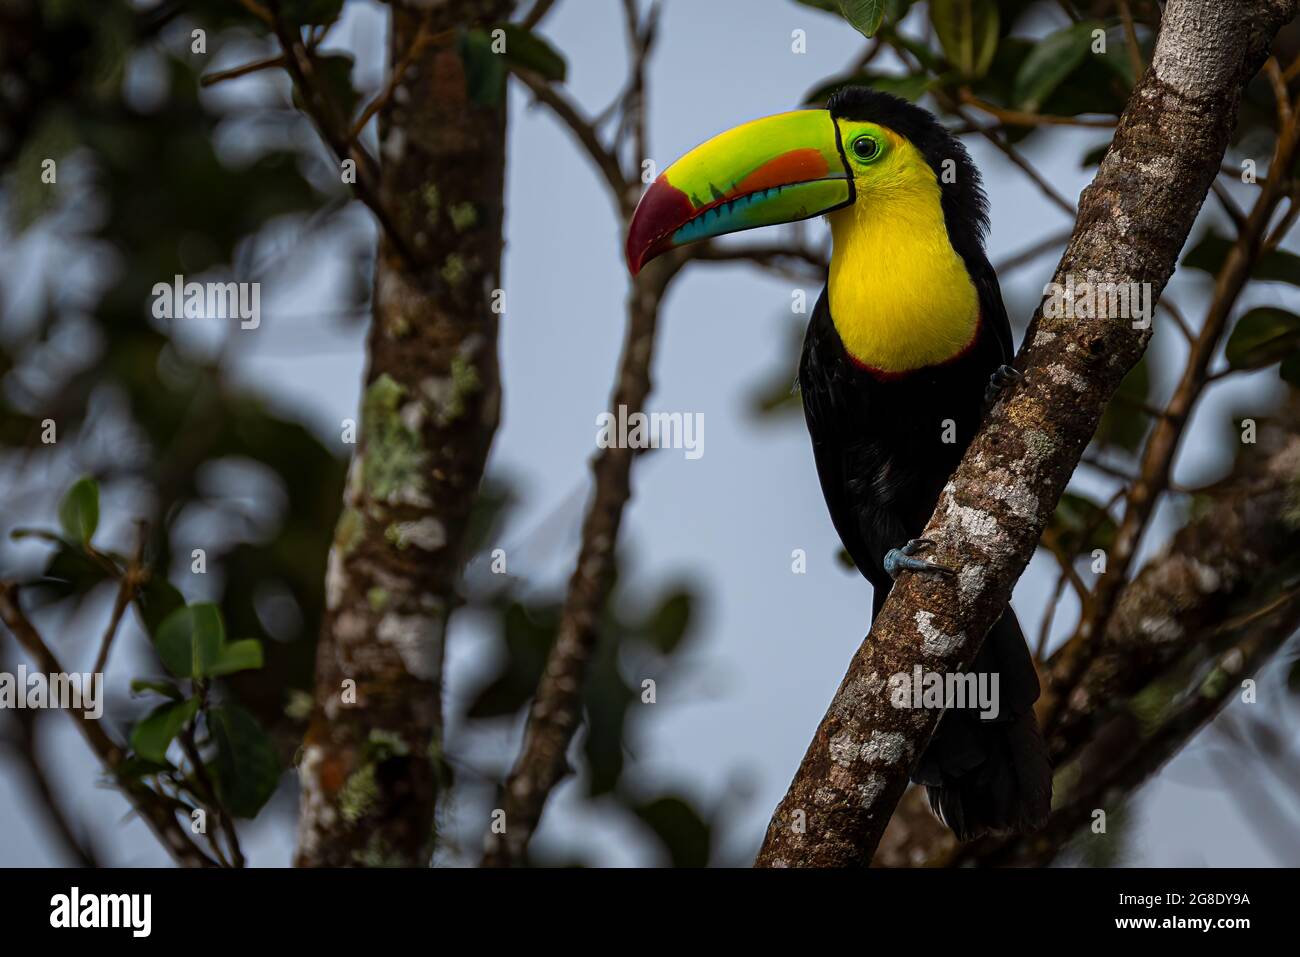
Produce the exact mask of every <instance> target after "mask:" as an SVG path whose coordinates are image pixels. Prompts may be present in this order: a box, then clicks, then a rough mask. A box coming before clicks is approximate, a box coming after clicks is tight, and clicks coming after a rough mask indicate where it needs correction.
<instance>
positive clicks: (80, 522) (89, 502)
mask: <svg viewBox="0 0 1300 957" xmlns="http://www.w3.org/2000/svg"><path fill="white" fill-rule="evenodd" d="M59 524H60V525H62V526H63V534H64V535H66V536H67V539H68V541H70V542H72V543H73V544H74V545H85V544H88V543H89V542H90V540H91V538H93V537H94V534H95V529H96V528H97V527H98V526H99V485H98V484H97V483H96V482H95V480H94V479H93V478H90V477H86V478H83V479H79V480H77V481H76V482H75V483H74V484H73V486H72V488H70V489H68V492H67V494H66V495H64V496H63V501H62V502H60V503H59Z"/></svg>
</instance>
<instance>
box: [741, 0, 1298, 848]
mask: <svg viewBox="0 0 1300 957" xmlns="http://www.w3.org/2000/svg"><path fill="white" fill-rule="evenodd" d="M1296 6H1297V5H1296V2H1295V0H1255V2H1243V3H1239V4H1232V5H1224V4H1220V3H1218V2H1217V0H1170V3H1169V4H1168V6H1167V7H1166V9H1165V15H1164V19H1163V22H1162V24H1161V29H1160V35H1159V38H1158V41H1157V46H1156V53H1155V58H1154V60H1153V63H1152V66H1151V68H1150V69H1149V70H1148V71H1147V73H1146V74H1145V75H1144V76H1143V78H1142V79H1141V81H1140V82H1139V83H1138V85H1137V87H1136V88H1135V89H1134V92H1133V95H1132V98H1131V99H1130V101H1129V104H1128V106H1127V108H1126V109H1125V111H1124V114H1123V116H1122V117H1121V118H1120V122H1119V125H1118V127H1117V128H1116V131H1115V138H1114V141H1113V142H1112V144H1111V148H1110V149H1109V150H1108V151H1107V153H1106V156H1105V157H1104V158H1103V159H1102V162H1101V166H1100V168H1099V169H1098V172H1097V176H1096V178H1095V179H1094V181H1093V183H1092V184H1091V185H1090V186H1089V187H1088V189H1087V190H1085V192H1084V194H1083V196H1082V199H1081V205H1080V211H1079V216H1078V219H1077V221H1076V224H1075V230H1074V235H1073V237H1072V239H1071V241H1070V244H1069V246H1068V247H1067V249H1066V252H1065V256H1064V258H1063V259H1062V261H1061V263H1060V265H1059V266H1058V269H1057V272H1056V276H1055V281H1056V282H1057V283H1058V284H1060V286H1061V287H1062V288H1064V287H1065V285H1066V278H1067V276H1079V277H1086V278H1087V279H1089V280H1096V281H1108V282H1116V283H1130V282H1134V283H1149V284H1150V285H1151V288H1152V293H1153V296H1152V298H1153V299H1156V298H1158V296H1159V293H1160V291H1162V290H1163V288H1164V285H1165V283H1166V282H1167V281H1168V278H1169V276H1170V275H1171V273H1172V272H1173V270H1174V267H1175V264H1176V259H1177V256H1178V253H1179V251H1180V250H1181V249H1182V246H1183V244H1184V242H1185V241H1186V238H1187V234H1188V232H1189V231H1190V229H1191V226H1192V223H1193V221H1194V220H1195V218H1196V214H1197V212H1198V211H1199V209H1200V206H1201V204H1202V202H1203V200H1204V198H1205V195H1206V193H1207V192H1208V190H1209V187H1210V183H1211V182H1212V181H1213V179H1214V177H1215V175H1217V173H1218V170H1219V166H1220V163H1221V162H1222V158H1223V154H1224V150H1225V148H1226V146H1227V143H1228V138H1229V135H1230V133H1231V130H1232V128H1233V125H1234V123H1235V120H1236V115H1237V107H1238V104H1239V102H1240V98H1241V91H1242V87H1243V86H1244V84H1245V83H1246V81H1247V80H1248V79H1249V78H1250V77H1251V76H1253V75H1254V73H1255V72H1256V70H1258V68H1259V65H1260V64H1261V63H1262V62H1263V59H1264V57H1265V55H1266V53H1267V49H1268V46H1269V43H1270V42H1271V40H1272V37H1273V35H1274V33H1275V32H1276V31H1277V29H1278V28H1279V27H1280V26H1281V24H1282V23H1284V22H1286V21H1287V20H1289V19H1291V17H1293V16H1294V15H1295V13H1296ZM1150 335H1151V330H1150V329H1149V328H1147V329H1135V328H1133V325H1132V323H1131V321H1129V320H1128V319H1119V318H1110V319H1095V320H1090V321H1086V322H1080V321H1078V320H1076V319H1072V318H1066V317H1063V316H1057V317H1052V316H1047V315H1044V314H1043V312H1042V309H1041V307H1040V310H1039V312H1038V313H1037V314H1036V315H1035V317H1034V320H1033V321H1032V323H1031V324H1030V330H1029V333H1028V335H1027V344H1026V346H1025V347H1024V348H1023V349H1022V350H1021V353H1020V355H1019V357H1018V359H1017V365H1018V367H1019V368H1020V369H1021V371H1022V372H1024V373H1025V378H1024V381H1023V382H1022V383H1021V384H1020V385H1018V386H1017V387H1016V388H1015V391H1014V392H1013V393H1012V394H1011V395H1010V396H1009V398H1007V399H1004V400H1003V401H1002V402H1001V403H999V404H998V406H996V407H995V408H994V410H993V412H992V413H991V415H990V416H989V418H988V419H987V420H986V422H985V424H984V427H983V428H982V429H981V431H980V433H979V435H977V436H976V438H975V440H974V442H973V443H972V444H971V446H970V448H969V449H968V450H967V452H966V455H965V457H964V458H963V460H962V463H961V465H960V466H959V467H958V469H957V472H956V473H955V474H954V475H953V477H952V479H951V480H950V481H949V483H948V485H947V486H946V487H945V488H944V490H943V493H942V495H941V497H940V501H939V505H938V508H937V509H936V511H935V514H934V516H933V517H932V518H931V520H930V523H929V525H928V526H927V527H926V530H925V532H924V537H926V538H928V539H930V540H932V541H934V542H935V543H936V545H935V547H934V549H933V552H934V558H935V560H936V561H937V562H939V563H940V564H943V565H946V566H948V567H950V568H957V569H959V570H960V571H959V573H958V574H957V575H956V576H953V577H952V578H951V579H949V578H943V579H928V578H923V577H921V576H912V577H904V578H902V579H900V580H899V582H898V584H897V585H896V586H895V587H894V589H893V590H892V591H891V593H890V595H889V599H888V600H887V602H886V603H885V606H884V608H883V609H882V610H881V612H880V615H879V616H878V618H877V620H876V622H875V623H874V625H873V627H872V629H871V634H870V635H869V640H866V641H864V643H863V645H862V647H861V648H859V650H858V653H857V655H856V656H855V657H854V659H853V661H852V663H851V664H850V666H849V670H848V673H847V675H846V676H845V678H844V681H843V682H842V683H841V685H840V688H839V690H838V691H837V692H836V694H835V698H834V700H833V701H832V702H831V705H830V708H829V710H828V712H827V714H826V717H825V718H824V719H823V720H822V723H821V725H820V727H819V728H818V729H817V733H816V736H815V737H814V739H813V741H812V744H811V745H810V746H809V749H808V753H807V754H806V755H805V757H804V760H803V763H802V764H801V766H800V768H799V770H798V771H797V772H796V774H795V778H794V781H793V783H792V784H791V787H790V790H789V792H788V793H787V795H786V797H785V799H784V800H783V801H782V802H781V804H780V806H779V807H778V808H777V809H776V812H775V814H774V815H773V818H772V822H771V824H770V825H769V827H768V832H767V837H766V840H765V841H764V843H763V847H762V849H761V850H760V851H759V855H758V860H757V862H756V863H757V865H758V866H772V867H776V866H835V865H854V864H858V865H860V864H864V863H867V862H869V861H870V859H871V856H872V854H873V853H874V851H875V848H876V845H877V843H878V841H879V840H880V836H881V833H882V832H883V830H884V828H885V825H886V823H887V822H888V820H889V816H890V813H891V812H892V810H893V808H894V806H895V805H896V804H897V803H898V799H899V798H900V797H901V796H902V793H903V791H904V789H905V788H906V786H907V780H908V774H909V771H910V770H911V767H912V765H913V764H914V763H915V761H917V760H918V759H919V756H920V754H921V753H922V751H923V749H924V747H925V744H926V743H927V742H928V741H929V739H930V737H931V735H932V734H933V732H934V728H935V725H936V724H937V722H938V719H939V714H937V713H935V712H932V711H929V710H925V709H898V708H894V707H892V705H891V704H890V701H889V694H888V688H887V682H888V679H889V677H890V676H891V675H894V674H898V673H905V672H910V671H911V669H912V666H913V665H914V664H920V665H921V667H922V668H923V669H924V670H925V671H927V672H937V673H941V674H947V673H953V672H957V671H960V670H961V669H962V668H963V666H964V665H966V664H968V663H969V662H970V661H971V660H972V659H973V658H974V656H975V654H976V652H977V651H978V649H979V645H980V644H981V642H982V641H983V639H984V635H985V634H986V633H987V631H988V629H989V628H990V627H991V626H992V625H993V623H994V622H995V621H996V619H997V618H998V617H999V616H1000V615H1001V614H1002V611H1003V609H1004V608H1005V607H1006V605H1007V602H1008V601H1009V599H1010V597H1011V589H1012V587H1013V585H1014V583H1015V581H1016V579H1017V578H1018V577H1019V575H1020V573H1021V572H1022V571H1023V569H1024V567H1025V565H1026V564H1027V563H1028V561H1029V559H1030V557H1031V556H1032V555H1033V552H1034V550H1035V548H1036V547H1037V543H1038V540H1039V537H1040V536H1041V534H1042V531H1043V529H1044V527H1045V526H1046V524H1047V522H1048V520H1049V519H1050V517H1051V515H1052V512H1053V510H1054V508H1055V505H1056V502H1057V500H1058V499H1059V498H1060V495H1061V492H1062V491H1063V490H1064V488H1065V485H1066V483H1067V482H1068V480H1069V477H1070V475H1071V473H1072V472H1073V470H1074V468H1075V466H1076V465H1077V464H1078V461H1079V458H1080V456H1081V455H1082V453H1083V451H1084V449H1085V448H1086V446H1087V444H1088V441H1089V440H1090V438H1091V436H1092V434H1093V432H1094V430H1095V429H1096V426H1097V423H1098V421H1099V420H1100V417H1101V413H1102V411H1103V409H1104V408H1105V405H1106V403H1107V401H1108V400H1109V399H1110V397H1111V395H1112V394H1113V393H1114V392H1115V390H1116V388H1117V387H1118V385H1119V383H1120V381H1121V379H1122V378H1123V376H1124V375H1125V374H1126V373H1127V371H1128V370H1129V369H1131V368H1132V367H1133V366H1134V365H1135V364H1136V363H1137V361H1138V359H1139V358H1140V357H1141V355H1142V353H1143V351H1144V350H1145V348H1146V344H1147V342H1148V340H1149V339H1150Z"/></svg>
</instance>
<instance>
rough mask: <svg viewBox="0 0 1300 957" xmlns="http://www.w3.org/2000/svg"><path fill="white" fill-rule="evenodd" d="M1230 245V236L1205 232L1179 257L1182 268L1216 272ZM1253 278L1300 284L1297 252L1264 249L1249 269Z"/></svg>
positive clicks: (1221, 266)
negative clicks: (1197, 241) (1189, 249)
mask: <svg viewBox="0 0 1300 957" xmlns="http://www.w3.org/2000/svg"><path fill="white" fill-rule="evenodd" d="M1231 249H1232V240H1230V239H1227V238H1225V237H1224V236H1221V235H1219V234H1218V233H1215V232H1209V233H1206V234H1205V236H1204V238H1202V239H1201V241H1200V242H1199V243H1197V244H1196V245H1195V246H1194V247H1193V248H1192V249H1191V251H1190V252H1188V253H1187V255H1185V256H1184V257H1183V268H1184V269H1199V270H1201V271H1202V272H1207V273H1209V274H1210V275H1212V276H1213V275H1217V274H1218V272H1219V270H1220V269H1221V268H1223V263H1224V260H1225V259H1227V257H1228V252H1229V251H1230V250H1231ZM1250 274H1251V276H1252V277H1254V278H1255V279H1263V280H1266V281H1270V282H1285V283H1290V284H1291V285H1293V286H1300V256H1297V255H1296V254H1295V253H1289V252H1286V251H1285V250H1282V249H1275V250H1273V251H1272V252H1270V253H1265V254H1264V255H1263V256H1261V257H1260V258H1259V259H1258V260H1257V261H1256V263H1255V268H1254V269H1252V270H1251V272H1250Z"/></svg>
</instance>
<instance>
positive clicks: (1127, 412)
mask: <svg viewBox="0 0 1300 957" xmlns="http://www.w3.org/2000/svg"><path fill="white" fill-rule="evenodd" d="M1150 393H1151V375H1150V371H1149V370H1148V368H1147V361H1146V357H1145V356H1144V357H1143V358H1142V359H1141V360H1140V361H1139V362H1138V364H1137V365H1135V366H1134V367H1133V368H1132V369H1130V370H1129V373H1128V375H1126V376H1125V377H1124V380H1123V381H1122V382H1120V384H1119V389H1118V390H1116V392H1115V395H1114V396H1113V397H1112V398H1111V400H1110V402H1109V403H1107V405H1106V411H1105V412H1103V413H1102V414H1101V422H1100V423H1099V424H1098V425H1097V431H1096V433H1095V434H1094V435H1093V441H1094V442H1096V443H1097V444H1098V445H1104V446H1111V447H1113V448H1119V449H1124V450H1125V451H1128V452H1132V451H1135V450H1136V449H1137V447H1138V445H1139V444H1140V443H1141V441H1142V439H1143V438H1145V436H1146V434H1147V428H1148V426H1149V425H1150V421H1151V420H1150V417H1149V416H1147V415H1145V414H1144V413H1143V412H1142V411H1141V407H1142V406H1144V405H1146V404H1147V403H1148V402H1149V401H1150V397H1151V396H1150Z"/></svg>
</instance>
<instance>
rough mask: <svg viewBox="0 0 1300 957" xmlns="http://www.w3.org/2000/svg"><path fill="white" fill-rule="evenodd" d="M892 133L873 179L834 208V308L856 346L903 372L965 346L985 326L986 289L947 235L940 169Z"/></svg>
mask: <svg viewBox="0 0 1300 957" xmlns="http://www.w3.org/2000/svg"><path fill="white" fill-rule="evenodd" d="M884 132H885V135H886V136H887V137H888V138H889V141H890V149H889V151H888V153H887V155H886V157H885V158H884V160H882V162H881V164H879V165H878V166H877V167H875V168H873V170H872V176H871V179H870V181H869V182H867V181H865V180H862V179H860V180H859V181H858V184H857V185H858V194H857V201H856V202H855V203H853V204H852V205H851V206H846V207H845V208H844V209H840V210H837V211H835V212H833V213H831V214H830V215H829V217H828V218H829V219H830V223H831V236H832V239H833V241H834V252H833V253H832V255H831V268H830V283H829V292H830V308H831V319H832V321H833V322H834V323H835V329H836V331H837V332H838V333H839V335H840V339H841V340H842V341H843V343H844V346H845V348H846V349H847V350H848V352H849V355H851V356H852V357H853V358H854V359H855V360H857V361H858V362H859V363H860V364H862V365H865V366H869V367H870V368H871V369H873V370H877V371H880V372H885V373H901V372H909V371H912V370H914V369H923V368H925V367H926V366H933V365H939V364H941V363H944V362H947V361H948V360H949V359H952V358H954V357H956V356H957V355H959V354H960V353H961V352H962V351H963V350H964V349H966V348H967V347H968V346H969V345H970V344H971V342H972V341H974V338H975V335H976V332H977V330H978V327H979V296H978V294H977V293H976V291H975V285H974V283H972V282H971V278H970V274H969V273H968V272H967V271H966V264H965V263H964V262H963V261H962V259H961V257H960V256H959V255H957V252H956V250H954V249H953V248H952V244H951V243H950V242H949V241H948V230H947V228H946V227H945V225H944V219H943V208H942V207H941V206H940V203H939V198H940V191H939V183H938V181H937V180H936V179H935V176H934V171H933V170H932V169H931V168H930V166H929V164H928V163H926V161H925V158H924V157H923V156H921V153H920V151H919V150H917V149H916V147H914V146H913V145H912V144H911V143H910V142H908V141H907V140H906V139H904V138H903V137H901V136H898V135H897V134H895V133H894V132H893V131H891V130H885V131H884ZM881 167H884V168H881Z"/></svg>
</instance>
